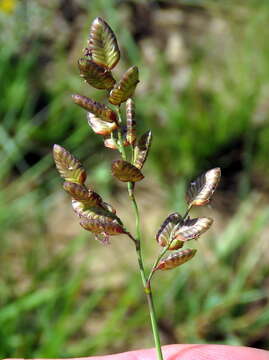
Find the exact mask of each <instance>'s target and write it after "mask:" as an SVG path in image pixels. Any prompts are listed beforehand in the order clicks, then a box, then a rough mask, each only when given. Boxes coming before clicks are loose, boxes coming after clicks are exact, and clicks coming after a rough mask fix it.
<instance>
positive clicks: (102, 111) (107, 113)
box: [72, 94, 117, 123]
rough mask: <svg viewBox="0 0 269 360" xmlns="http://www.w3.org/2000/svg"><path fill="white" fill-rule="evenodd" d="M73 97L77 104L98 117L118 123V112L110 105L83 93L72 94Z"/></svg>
mask: <svg viewBox="0 0 269 360" xmlns="http://www.w3.org/2000/svg"><path fill="white" fill-rule="evenodd" d="M72 99H73V101H74V103H75V104H77V105H79V106H81V107H82V108H83V109H85V110H87V111H89V112H90V113H93V114H94V115H95V116H96V117H98V118H100V119H101V120H103V121H107V122H115V123H117V114H116V113H115V112H114V111H113V110H111V109H110V108H109V107H108V106H106V105H104V104H100V103H99V102H97V101H94V100H92V99H90V98H88V97H87V96H83V95H78V94H75V95H72Z"/></svg>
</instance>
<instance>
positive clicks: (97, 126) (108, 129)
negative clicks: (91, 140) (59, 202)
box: [87, 112, 118, 136]
mask: <svg viewBox="0 0 269 360" xmlns="http://www.w3.org/2000/svg"><path fill="white" fill-rule="evenodd" d="M87 120H88V124H89V126H90V127H91V128H92V130H93V131H94V132H95V133H96V134H100V135H103V136H107V135H110V134H111V133H112V132H113V131H114V130H115V129H117V127H118V125H117V124H116V123H115V122H108V121H104V120H102V119H100V118H98V117H97V116H96V115H94V114H92V113H91V112H88V113H87Z"/></svg>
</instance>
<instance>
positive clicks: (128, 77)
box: [108, 66, 139, 105]
mask: <svg viewBox="0 0 269 360" xmlns="http://www.w3.org/2000/svg"><path fill="white" fill-rule="evenodd" d="M138 83H139V79H138V68H137V66H132V67H131V68H130V69H128V70H127V71H126V72H125V73H124V74H123V76H122V78H121V79H120V81H119V82H118V83H117V84H116V85H115V86H114V88H113V89H112V90H111V91H110V94H109V98H108V101H109V102H110V103H111V104H113V105H120V104H121V103H123V102H125V101H126V100H127V99H128V98H130V97H131V96H132V95H133V93H134V91H135V88H136V85H137V84H138Z"/></svg>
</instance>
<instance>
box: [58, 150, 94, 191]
mask: <svg viewBox="0 0 269 360" xmlns="http://www.w3.org/2000/svg"><path fill="white" fill-rule="evenodd" d="M53 157H54V161H55V164H56V168H57V170H58V171H59V174H60V175H61V177H62V178H64V179H65V180H66V181H70V182H73V183H77V184H81V185H83V184H84V182H85V180H86V178H87V174H86V171H85V169H84V168H83V166H82V165H81V163H80V161H79V160H77V159H76V158H75V157H74V156H73V155H72V154H71V153H70V152H69V151H67V150H66V149H65V148H64V147H62V146H60V145H57V144H55V145H54V146H53Z"/></svg>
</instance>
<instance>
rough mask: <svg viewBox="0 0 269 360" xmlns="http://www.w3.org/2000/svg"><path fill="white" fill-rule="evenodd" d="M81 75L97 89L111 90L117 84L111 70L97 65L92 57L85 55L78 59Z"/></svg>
mask: <svg viewBox="0 0 269 360" xmlns="http://www.w3.org/2000/svg"><path fill="white" fill-rule="evenodd" d="M78 67H79V70H80V76H81V77H82V78H83V79H84V80H85V81H86V82H87V83H88V84H89V85H91V86H93V87H95V88H96V89H107V90H110V89H112V88H113V86H114V85H115V82H116V81H115V79H114V78H113V76H112V74H111V72H110V71H108V70H107V69H106V68H103V67H102V66H99V65H97V64H96V63H94V62H93V61H92V60H91V59H89V58H87V57H84V58H81V59H79V60H78Z"/></svg>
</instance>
